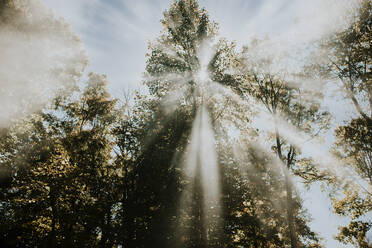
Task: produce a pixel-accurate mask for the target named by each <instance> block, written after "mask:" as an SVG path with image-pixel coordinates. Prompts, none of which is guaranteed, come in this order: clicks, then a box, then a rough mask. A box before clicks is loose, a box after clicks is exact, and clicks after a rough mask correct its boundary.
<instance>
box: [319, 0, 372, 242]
mask: <svg viewBox="0 0 372 248" xmlns="http://www.w3.org/2000/svg"><path fill="white" fill-rule="evenodd" d="M358 3H359V5H358V7H357V8H355V9H354V10H353V11H352V12H351V16H349V17H347V18H346V19H347V20H350V23H348V24H347V25H348V26H347V28H345V29H344V30H342V31H340V32H336V33H334V34H331V35H330V36H329V37H326V38H325V39H324V40H323V41H322V42H321V46H320V48H321V49H320V51H321V52H320V53H319V54H320V56H321V60H320V61H321V63H318V66H319V67H318V68H319V69H321V70H320V71H321V72H322V73H324V74H323V75H325V76H327V77H330V78H331V79H332V80H333V82H335V83H336V84H337V85H338V86H339V88H340V89H341V92H342V93H343V95H344V96H345V98H346V99H348V100H349V101H350V102H351V104H352V106H354V108H355V112H356V116H355V117H354V118H352V119H351V120H350V121H349V122H348V123H347V124H346V125H341V126H339V127H338V128H337V129H336V132H335V134H336V138H337V141H336V144H335V145H336V148H337V149H338V154H339V156H340V157H341V158H342V159H344V161H345V165H346V166H348V165H351V168H353V169H354V171H355V172H356V173H357V175H358V177H359V178H357V179H352V180H350V173H349V172H348V173H347V174H348V175H349V176H347V177H343V179H342V180H337V183H338V184H339V185H342V186H343V191H344V193H345V197H343V198H341V199H340V197H335V198H334V209H335V211H336V213H338V214H341V215H348V216H350V217H351V222H350V224H349V226H347V227H341V228H340V233H339V236H338V237H337V239H338V240H340V241H342V242H344V243H352V244H354V245H355V246H359V247H368V243H367V240H366V233H367V232H368V230H370V229H371V226H372V223H371V221H368V220H367V221H366V218H368V217H366V218H363V216H364V215H365V214H367V213H368V212H370V211H371V210H372V147H371V144H372V143H371V140H372V139H371V137H372V77H371V76H372V71H371V70H372V28H371V27H372V3H371V1H368V0H361V1H359V2H358ZM341 169H343V170H345V168H341ZM353 178H355V177H353ZM361 179H362V180H361ZM358 181H361V183H360V184H358V183H357V182H358ZM363 181H364V182H363Z"/></svg>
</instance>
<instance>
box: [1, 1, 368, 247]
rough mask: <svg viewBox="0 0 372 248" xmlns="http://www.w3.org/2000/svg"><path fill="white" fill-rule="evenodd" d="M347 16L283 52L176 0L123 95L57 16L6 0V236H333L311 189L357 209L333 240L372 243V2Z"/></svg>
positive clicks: (201, 239)
mask: <svg viewBox="0 0 372 248" xmlns="http://www.w3.org/2000/svg"><path fill="white" fill-rule="evenodd" d="M342 19H343V21H344V23H342V24H341V25H340V26H341V28H339V29H338V30H337V31H335V32H332V33H329V34H327V35H325V36H324V37H322V38H321V39H319V40H317V41H316V42H314V43H312V44H311V46H309V47H306V48H303V49H306V52H303V53H302V54H304V55H301V58H292V57H291V56H288V55H286V54H281V55H280V56H275V57H274V56H273V55H272V54H271V53H268V52H267V49H268V46H269V45H270V44H272V42H271V41H270V37H268V38H265V39H262V38H257V39H253V40H251V41H250V42H247V44H244V45H242V46H240V45H239V44H237V43H236V42H234V41H233V40H229V37H226V38H221V37H220V36H219V35H218V32H219V25H218V23H217V22H218V20H216V21H217V22H215V21H214V20H212V19H211V17H210V15H209V13H208V11H207V10H206V9H204V8H202V6H200V5H199V3H198V1H197V0H174V1H173V3H172V4H171V5H170V6H169V8H168V9H166V10H164V12H163V18H162V20H161V21H160V22H159V24H158V25H159V27H161V28H162V31H161V33H160V34H159V36H158V37H157V38H156V39H155V40H152V41H150V42H149V45H148V53H147V54H139V55H138V56H146V66H145V68H143V72H144V73H143V80H142V82H141V84H142V85H143V87H144V88H145V89H146V91H139V90H138V91H136V90H135V91H133V92H129V91H128V92H125V94H123V96H122V97H119V98H115V97H113V96H112V94H111V92H110V91H109V89H108V87H107V86H108V84H109V82H108V78H107V76H106V75H101V74H99V73H95V72H87V71H86V68H87V65H88V63H89V61H88V56H87V54H86V51H85V50H84V46H83V44H82V41H81V40H80V38H79V37H78V35H77V34H76V33H74V32H73V31H72V30H71V29H70V26H69V25H68V24H67V23H66V22H65V21H64V20H63V19H58V18H56V17H55V16H54V15H53V13H51V12H50V11H49V10H48V9H47V8H46V7H45V6H43V4H42V2H41V1H39V0H0V44H1V46H2V49H1V50H2V51H1V52H0V58H1V65H0V86H1V88H0V247H4V248H6V247H111V248H113V247H116V248H119V247H123V248H131V247H138V248H140V247H143V248H149V247H159V248H166V247H172V248H178V247H180V248H181V247H185V248H192V247H194V248H206V247H211V248H219V247H221V248H222V247H223V248H230V247H231V248H233V247H234V248H235V247H236V248H258V247H290V248H299V247H309V248H310V247H312V248H316V247H325V246H324V243H323V241H324V240H323V236H322V233H319V232H317V230H313V229H312V228H311V226H310V222H311V220H312V216H311V215H310V214H309V211H308V209H306V208H305V207H304V204H303V201H304V199H303V198H302V195H301V191H300V190H299V188H300V187H301V188H310V187H312V185H315V184H316V185H321V188H322V190H323V194H325V195H326V196H327V197H329V199H330V201H331V203H332V209H331V211H332V212H334V213H335V214H337V215H339V216H344V217H346V218H347V220H348V221H347V223H346V224H345V225H340V226H339V227H338V234H337V236H335V237H334V238H335V239H336V240H338V241H339V242H340V243H341V244H344V245H348V246H347V247H360V248H368V247H372V233H371V232H372V215H371V211H372V2H371V1H370V0H358V1H357V4H356V5H355V6H354V5H353V6H352V7H350V10H349V11H348V12H347V13H346V14H345V16H344V17H343V18H342ZM272 49H273V50H274V51H275V46H274V48H272ZM123 59H130V58H123ZM288 64H291V65H292V66H291V67H290V68H289V67H288V66H287V65H288ZM123 77H125V75H123ZM139 83H140V82H139ZM330 91H334V94H336V95H337V96H339V97H341V98H342V99H345V101H346V102H348V106H339V109H340V111H341V112H342V111H344V109H346V108H350V109H352V114H351V117H350V118H349V119H348V120H347V121H346V122H344V123H342V124H338V125H336V124H335V122H334V121H333V119H334V116H332V114H331V113H330V111H328V109H327V107H325V105H326V104H325V103H327V102H330V101H331V100H330V98H331V97H332V96H331V94H329V92H330ZM345 111H346V110H345ZM330 135H331V136H332V137H334V138H332V139H331V138H330ZM327 142H328V143H327ZM325 211H328V210H325ZM325 225H327V223H325ZM345 247H346V246H345Z"/></svg>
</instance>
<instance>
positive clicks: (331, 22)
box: [43, 0, 352, 247]
mask: <svg viewBox="0 0 372 248" xmlns="http://www.w3.org/2000/svg"><path fill="white" fill-rule="evenodd" d="M43 2H44V3H45V4H46V5H47V6H48V7H49V8H51V9H52V11H53V12H54V13H55V15H56V16H57V17H60V18H64V19H65V20H66V22H67V23H69V24H70V25H71V29H72V30H73V31H74V32H75V33H77V35H78V36H79V37H80V38H81V39H82V41H83V44H84V46H85V49H86V52H87V55H88V57H89V61H90V65H89V67H88V69H87V70H88V71H93V72H96V73H103V74H106V75H107V77H108V80H109V82H110V85H109V88H110V90H111V92H112V94H113V95H114V96H115V97H120V94H123V91H125V90H128V89H129V90H133V89H137V88H139V87H140V85H141V84H140V82H141V78H142V73H143V72H144V69H145V61H146V57H145V54H146V52H147V46H148V42H149V41H152V40H154V39H156V37H157V36H158V35H159V34H160V31H161V27H162V26H161V24H160V20H161V18H162V13H163V11H164V10H166V9H167V8H168V7H169V5H170V4H171V2H173V1H171V0H136V1H133V0H63V1H61V0H43ZM199 2H200V6H201V7H205V8H206V9H207V11H208V13H209V14H210V17H211V19H212V20H213V21H216V22H217V23H218V24H219V28H220V36H221V37H226V38H227V39H229V40H235V41H236V42H237V44H238V45H242V44H247V43H249V41H250V39H251V38H253V37H261V38H262V37H265V36H270V37H271V38H272V40H274V45H275V49H271V50H270V51H267V52H268V53H270V52H287V51H294V49H295V48H298V47H301V46H303V45H304V44H305V45H306V44H309V43H311V42H313V41H315V40H316V39H318V38H319V37H320V36H322V35H324V34H326V33H328V32H331V31H334V30H337V29H339V28H342V25H343V20H340V16H342V14H343V13H344V12H345V11H346V8H345V5H344V4H343V3H345V1H344V0H312V1H306V0H230V1H226V0H200V1H199ZM346 2H348V3H349V4H350V3H351V2H352V1H346ZM329 106H330V108H331V110H332V111H333V112H334V113H335V114H336V118H339V119H343V118H345V109H337V107H332V106H340V105H338V104H334V103H329ZM332 108H334V109H332ZM332 111H331V112H332ZM301 190H302V191H304V201H305V206H307V207H308V209H309V211H310V214H311V215H312V217H313V219H314V220H313V221H312V224H311V225H312V227H313V229H314V231H316V232H319V233H320V234H321V236H322V237H323V238H324V239H325V240H324V244H325V245H326V247H344V246H342V245H341V244H339V243H338V242H337V241H335V240H334V239H333V238H332V235H335V234H336V233H337V226H338V225H340V224H342V223H346V220H345V219H342V218H339V217H337V216H335V215H334V214H332V211H331V205H330V201H329V199H328V196H327V195H326V194H325V193H321V192H320V190H319V186H314V187H313V189H312V190H311V191H310V192H306V191H305V190H304V189H301Z"/></svg>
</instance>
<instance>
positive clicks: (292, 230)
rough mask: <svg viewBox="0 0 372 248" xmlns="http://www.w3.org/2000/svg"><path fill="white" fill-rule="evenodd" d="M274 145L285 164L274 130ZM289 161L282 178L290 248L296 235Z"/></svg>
mask: <svg viewBox="0 0 372 248" xmlns="http://www.w3.org/2000/svg"><path fill="white" fill-rule="evenodd" d="M276 146H277V153H278V157H279V159H280V160H281V161H282V162H283V164H285V161H284V158H283V154H282V144H281V142H280V136H279V131H278V130H276ZM289 165H290V164H289V162H288V163H287V168H283V171H284V178H285V188H286V192H287V222H288V228H289V236H290V240H291V248H297V237H296V230H295V226H294V221H293V204H292V185H291V182H290V178H289V175H288V170H287V169H289Z"/></svg>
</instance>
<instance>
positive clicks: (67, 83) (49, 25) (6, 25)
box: [0, 0, 87, 127]
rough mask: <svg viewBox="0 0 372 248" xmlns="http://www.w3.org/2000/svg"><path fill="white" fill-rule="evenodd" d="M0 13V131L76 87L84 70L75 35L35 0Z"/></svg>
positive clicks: (6, 7)
mask: <svg viewBox="0 0 372 248" xmlns="http://www.w3.org/2000/svg"><path fill="white" fill-rule="evenodd" d="M5 2H6V3H5V5H4V7H3V8H2V9H0V12H1V15H0V37H1V39H0V46H1V47H3V48H6V49H2V50H1V52H0V63H1V67H0V87H1V89H0V106H1V108H0V126H3V127H4V126H7V125H9V123H10V122H11V120H14V119H17V118H22V117H25V116H27V115H29V114H31V113H33V112H35V111H39V110H40V109H42V108H43V107H44V106H45V104H47V103H48V101H50V100H51V99H53V98H55V97H56V96H57V95H61V94H64V93H65V92H66V91H69V90H71V89H72V87H73V86H75V84H76V82H77V80H78V79H79V78H80V76H81V75H82V72H83V70H84V68H85V67H86V65H87V57H86V55H85V52H84V50H83V46H82V43H81V41H80V40H79V38H78V36H77V35H76V34H74V33H72V32H71V31H70V27H69V25H68V24H67V23H66V22H65V21H64V20H63V19H60V20H57V19H55V18H54V16H53V14H52V12H51V10H49V9H48V8H46V7H45V6H44V5H43V4H42V3H41V2H40V1H39V0H21V1H14V2H13V1H12V2H10V1H9V2H8V3H7V1H5Z"/></svg>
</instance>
